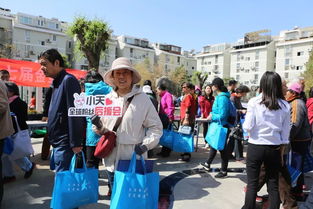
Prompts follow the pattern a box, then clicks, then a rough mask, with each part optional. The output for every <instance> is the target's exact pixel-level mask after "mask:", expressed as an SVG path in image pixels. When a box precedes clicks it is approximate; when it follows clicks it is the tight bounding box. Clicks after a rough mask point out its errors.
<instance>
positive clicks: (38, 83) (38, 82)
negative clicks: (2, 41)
mask: <svg viewBox="0 0 313 209" xmlns="http://www.w3.org/2000/svg"><path fill="white" fill-rule="evenodd" d="M2 69H5V70H7V71H9V73H10V81H13V82H14V83H16V85H19V86H33V87H50V85H51V83H52V78H47V77H46V76H45V75H44V74H43V72H42V71H41V70H40V64H39V63H36V62H30V61H23V60H13V59H2V58H0V70H2ZM66 72H68V73H70V74H72V75H74V76H75V77H76V78H77V79H80V78H84V77H85V76H86V73H87V71H84V70H75V69H66Z"/></svg>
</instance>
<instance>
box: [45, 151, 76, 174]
mask: <svg viewBox="0 0 313 209" xmlns="http://www.w3.org/2000/svg"><path fill="white" fill-rule="evenodd" d="M73 155H74V152H73V151H72V149H71V148H70V147H56V148H53V154H52V156H51V163H50V166H51V167H52V168H53V170H55V172H60V171H66V170H69V168H70V165H71V160H72V157H73Z"/></svg>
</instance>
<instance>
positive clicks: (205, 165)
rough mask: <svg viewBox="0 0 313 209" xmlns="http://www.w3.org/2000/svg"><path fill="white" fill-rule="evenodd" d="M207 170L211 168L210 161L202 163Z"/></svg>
mask: <svg viewBox="0 0 313 209" xmlns="http://www.w3.org/2000/svg"><path fill="white" fill-rule="evenodd" d="M200 165H202V166H203V168H204V169H205V170H210V167H211V165H210V164H209V163H208V162H204V163H200Z"/></svg>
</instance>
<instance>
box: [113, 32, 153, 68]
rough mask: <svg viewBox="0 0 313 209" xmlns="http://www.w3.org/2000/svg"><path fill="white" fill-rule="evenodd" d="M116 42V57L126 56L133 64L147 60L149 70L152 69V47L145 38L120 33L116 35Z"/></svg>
mask: <svg viewBox="0 0 313 209" xmlns="http://www.w3.org/2000/svg"><path fill="white" fill-rule="evenodd" d="M117 43H118V47H117V53H116V54H117V57H127V58H129V59H130V61H131V62H132V64H133V65H135V64H138V63H142V62H144V61H149V64H150V69H149V70H152V69H153V66H154V62H155V60H154V49H153V48H152V46H151V45H150V43H149V41H148V40H147V39H144V38H136V37H131V36H125V35H121V36H118V37H117Z"/></svg>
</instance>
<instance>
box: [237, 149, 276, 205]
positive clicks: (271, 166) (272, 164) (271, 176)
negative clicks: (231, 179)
mask: <svg viewBox="0 0 313 209" xmlns="http://www.w3.org/2000/svg"><path fill="white" fill-rule="evenodd" d="M262 164H264V167H265V173H266V183H267V190H268V193H269V202H270V206H269V209H279V205H280V198H279V192H278V175H279V170H280V168H281V157H280V146H279V145H255V144H248V151H247V179H248V185H247V192H246V197H245V205H244V206H243V209H255V198H256V195H257V191H258V188H259V175H260V169H261V165H262Z"/></svg>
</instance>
